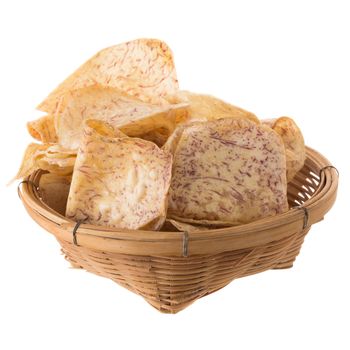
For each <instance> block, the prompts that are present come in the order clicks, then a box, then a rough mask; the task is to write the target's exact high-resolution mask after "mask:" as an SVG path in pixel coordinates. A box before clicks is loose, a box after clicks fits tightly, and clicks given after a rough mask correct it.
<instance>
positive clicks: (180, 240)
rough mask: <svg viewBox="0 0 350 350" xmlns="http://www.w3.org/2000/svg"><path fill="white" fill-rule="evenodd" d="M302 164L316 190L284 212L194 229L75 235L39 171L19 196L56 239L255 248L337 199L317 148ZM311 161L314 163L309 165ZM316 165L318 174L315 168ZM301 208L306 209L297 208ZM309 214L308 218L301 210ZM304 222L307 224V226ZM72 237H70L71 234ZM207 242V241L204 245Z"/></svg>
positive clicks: (317, 216) (138, 249) (165, 247)
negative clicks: (43, 192) (43, 194)
mask: <svg viewBox="0 0 350 350" xmlns="http://www.w3.org/2000/svg"><path fill="white" fill-rule="evenodd" d="M306 155H307V160H306V163H305V167H306V168H307V170H309V171H311V172H312V173H313V174H314V175H315V176H316V177H319V184H318V187H317V189H316V191H315V193H314V194H313V195H312V196H311V197H310V198H309V199H307V200H306V201H305V202H304V203H303V204H302V206H301V207H299V208H298V207H295V208H291V209H290V210H288V211H287V212H286V213H283V214H277V215H275V216H271V217H266V218H263V219H260V220H257V221H254V222H251V223H248V224H244V225H239V226H232V227H226V228H220V229H212V230H203V231H195V232H161V231H143V230H127V229H113V228H109V227H103V226H96V225H90V224H81V225H80V226H79V229H78V231H77V232H76V233H75V235H73V230H74V228H76V222H74V221H72V220H70V219H68V218H66V217H64V216H62V215H60V214H58V213H57V212H55V211H54V210H53V209H51V208H50V207H48V206H47V205H46V204H45V203H43V202H42V201H41V199H40V197H39V195H38V193H37V191H36V190H35V188H33V186H31V185H30V184H29V183H34V184H38V180H39V178H40V170H39V171H37V172H35V173H33V174H32V175H31V176H30V177H28V179H26V181H27V182H26V181H24V183H22V186H19V190H18V193H19V196H20V199H21V200H22V202H23V204H24V206H25V208H26V210H27V211H28V213H29V215H30V216H31V217H32V218H33V219H34V220H35V221H36V222H37V223H38V224H39V225H40V226H42V227H43V228H44V229H46V230H47V231H49V232H50V233H53V234H54V235H55V236H56V238H58V239H63V240H65V241H67V242H70V243H74V238H76V240H77V242H78V245H79V246H82V247H86V248H90V249H95V250H102V251H103V250H105V251H111V252H116V253H125V254H133V255H159V256H187V255H188V254H191V255H194V254H213V253H220V252H223V251H227V250H232V249H233V248H234V249H244V248H248V247H256V246H259V245H261V244H265V243H267V242H271V241H274V240H278V239H282V238H284V237H287V236H289V235H291V234H292V233H295V232H298V231H301V230H303V229H305V228H306V226H307V227H309V226H311V225H312V224H314V223H316V222H318V221H320V220H322V219H323V216H324V215H325V214H326V213H327V212H328V211H329V210H330V208H331V207H332V205H333V204H334V202H335V199H336V192H337V186H338V172H337V171H336V169H335V168H334V167H333V166H332V165H331V163H330V162H329V161H328V160H327V159H326V158H325V157H324V156H323V155H322V154H320V153H319V152H317V151H316V150H314V149H312V148H310V147H306ZM312 166H313V167H314V168H312ZM315 168H317V170H318V174H317V173H316V172H315V170H316V169H315ZM301 208H305V209H303V210H300V209H301ZM306 212H307V214H308V217H307V222H306V221H305V218H306V217H305V214H306ZM305 223H306V225H305ZM73 236H74V237H73ZM208 243H211V244H210V245H209V246H208Z"/></svg>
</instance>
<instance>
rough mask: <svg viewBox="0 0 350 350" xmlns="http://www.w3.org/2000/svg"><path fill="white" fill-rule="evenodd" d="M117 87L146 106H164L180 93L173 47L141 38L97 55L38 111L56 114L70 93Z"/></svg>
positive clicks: (70, 77) (55, 91)
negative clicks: (163, 104)
mask: <svg viewBox="0 0 350 350" xmlns="http://www.w3.org/2000/svg"><path fill="white" fill-rule="evenodd" d="M96 83H97V84H100V85H103V86H109V87H115V88H118V89H120V90H121V91H124V92H125V93H127V94H129V95H131V96H134V97H137V98H138V99H140V100H142V101H144V102H147V103H157V104H158V103H163V102H164V101H166V100H165V98H166V97H167V96H168V95H173V94H175V93H176V92H177V90H178V82H177V77H176V71H175V67H174V61H173V57H172V52H171V50H170V48H169V47H168V46H167V45H166V44H165V43H164V42H162V41H160V40H156V39H138V40H133V41H129V42H126V43H123V44H119V45H116V46H112V47H108V48H106V49H103V50H102V51H100V52H98V53H97V54H96V55H94V56H93V57H92V58H90V59H89V60H88V61H87V62H85V63H84V64H83V65H82V66H81V67H80V68H78V69H77V70H76V71H75V72H74V73H73V74H72V75H71V76H69V77H68V78H67V79H66V80H65V81H63V82H62V83H61V84H60V85H59V86H58V87H57V88H56V89H55V90H54V91H53V92H52V93H51V94H50V95H49V96H48V97H47V98H46V99H45V100H44V101H43V102H42V103H41V104H40V105H39V106H38V107H37V108H38V109H39V110H41V111H45V112H47V113H49V114H54V113H55V111H56V109H57V106H58V104H59V100H60V98H61V97H62V96H63V95H64V94H65V93H67V92H69V91H72V90H76V89H80V88H84V87H88V86H90V85H94V84H96Z"/></svg>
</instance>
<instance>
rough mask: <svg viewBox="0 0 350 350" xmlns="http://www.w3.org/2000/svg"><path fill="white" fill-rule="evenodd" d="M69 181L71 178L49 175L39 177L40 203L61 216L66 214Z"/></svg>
mask: <svg viewBox="0 0 350 350" xmlns="http://www.w3.org/2000/svg"><path fill="white" fill-rule="evenodd" d="M71 179H72V177H71V176H60V175H56V174H50V173H49V174H43V175H41V177H40V181H39V189H40V195H41V199H42V201H43V202H44V203H46V204H47V205H48V206H49V207H50V208H52V209H53V210H55V211H57V212H58V213H59V214H61V215H65V212H66V205H67V199H68V193H69V187H70V183H71Z"/></svg>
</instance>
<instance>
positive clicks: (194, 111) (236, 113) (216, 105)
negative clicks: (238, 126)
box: [173, 91, 260, 124]
mask: <svg viewBox="0 0 350 350" xmlns="http://www.w3.org/2000/svg"><path fill="white" fill-rule="evenodd" d="M176 101H182V102H185V101H186V102H188V103H189V107H188V118H187V121H206V120H214V119H221V118H244V119H249V120H251V121H253V122H255V123H256V124H259V123H260V121H259V119H258V118H257V117H256V116H255V115H254V114H253V113H251V112H248V111H246V110H244V109H242V108H240V107H236V106H234V105H231V104H229V103H227V102H224V101H222V100H220V99H218V98H216V97H214V96H210V95H203V94H195V93H193V92H189V91H180V92H179V93H178V94H177V95H176V96H175V97H174V98H173V102H176Z"/></svg>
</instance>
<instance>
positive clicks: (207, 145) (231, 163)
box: [168, 118, 288, 225]
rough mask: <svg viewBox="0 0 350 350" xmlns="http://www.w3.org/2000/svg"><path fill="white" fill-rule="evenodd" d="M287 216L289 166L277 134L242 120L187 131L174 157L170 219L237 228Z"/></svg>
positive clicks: (216, 122)
mask: <svg viewBox="0 0 350 350" xmlns="http://www.w3.org/2000/svg"><path fill="white" fill-rule="evenodd" d="M286 210H288V203H287V185H286V160H285V154H284V146H283V143H282V140H281V138H280V136H279V135H277V133H275V132H274V131H273V130H271V129H270V128H269V127H267V126H264V125H261V124H255V123H254V122H252V121H250V120H247V119H237V118H224V119H218V120H213V121H209V122H205V123H201V122H197V123H193V124H191V125H189V126H188V127H186V128H185V129H184V130H183V132H182V134H181V137H180V140H179V141H178V143H177V147H176V148H175V151H174V160H173V176H172V181H171V186H170V190H169V208H168V217H169V218H173V219H176V220H180V221H186V222H189V220H191V221H190V222H189V223H199V222H200V223H203V224H208V223H209V222H214V223H219V224H220V223H222V222H223V223H225V224H226V223H227V224H228V225H237V224H243V223H248V222H251V221H254V220H257V219H259V218H263V217H266V216H270V215H274V214H277V213H282V212H284V211H286Z"/></svg>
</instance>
